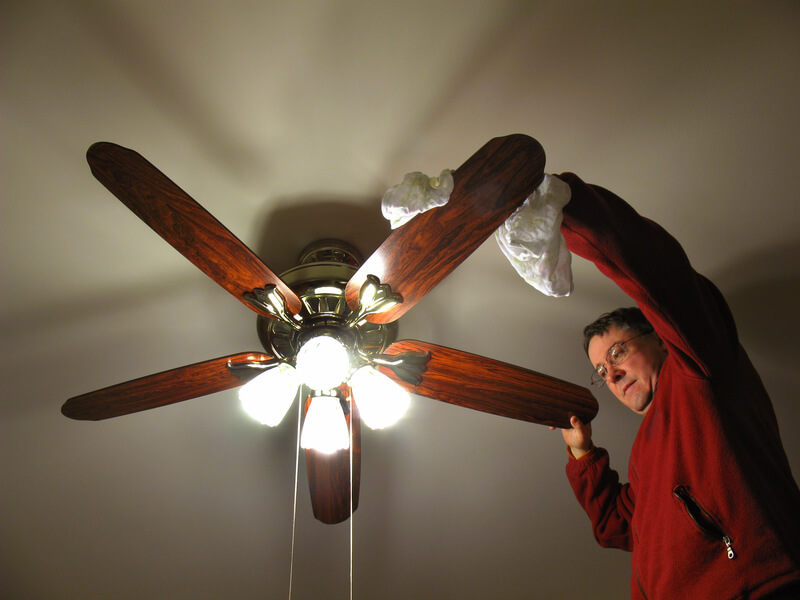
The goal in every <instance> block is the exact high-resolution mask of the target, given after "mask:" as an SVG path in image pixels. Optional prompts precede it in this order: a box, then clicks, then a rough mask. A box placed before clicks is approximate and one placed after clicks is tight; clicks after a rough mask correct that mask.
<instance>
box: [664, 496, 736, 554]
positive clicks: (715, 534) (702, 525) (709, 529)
mask: <svg viewBox="0 0 800 600" xmlns="http://www.w3.org/2000/svg"><path fill="white" fill-rule="evenodd" d="M672 493H673V494H674V495H675V497H676V498H677V499H678V500H680V501H681V503H682V504H683V506H684V508H685V509H686V513H687V514H688V515H689V517H690V518H691V519H692V521H694V523H695V525H697V527H698V528H699V529H700V531H702V532H703V533H705V534H706V535H708V536H710V537H712V538H714V539H716V540H719V541H720V542H722V543H723V544H725V550H726V552H727V555H728V558H729V559H731V560H733V559H734V558H736V554H735V553H734V552H733V541H732V540H731V538H730V536H728V534H727V533H725V531H723V530H722V527H720V525H719V524H718V523H717V521H716V520H714V518H713V517H712V516H711V515H710V514H709V513H708V511H706V510H705V509H704V508H703V507H702V506H700V504H699V503H698V502H697V500H695V499H694V498H693V497H692V495H691V494H690V493H689V490H687V489H686V487H685V486H682V485H679V486H678V487H676V488H675V489H674V490H673V491H672Z"/></svg>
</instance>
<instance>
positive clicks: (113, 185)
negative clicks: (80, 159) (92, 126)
mask: <svg viewBox="0 0 800 600" xmlns="http://www.w3.org/2000/svg"><path fill="white" fill-rule="evenodd" d="M86 159H87V161H88V162H89V166H90V167H91V170H92V174H93V175H94V176H95V177H96V178H97V180H98V181H100V183H102V184H103V185H104V186H106V188H108V190H109V191H110V192H111V193H112V194H114V195H115V196H116V197H117V198H118V199H119V200H120V201H122V203H123V204H124V205H125V206H127V207H128V208H130V209H131V210H132V211H133V212H134V213H135V214H136V216H138V217H139V218H140V219H141V220H142V221H144V222H145V223H147V225H149V226H150V228H151V229H153V231H155V232H156V233H157V234H158V235H160V236H161V237H162V238H164V239H165V240H166V241H167V242H169V243H170V244H171V245H172V247H173V248H175V249H176V250H177V251H178V252H180V253H181V254H183V255H184V256H185V257H186V258H188V259H189V260H190V261H192V263H194V265H195V266H196V267H198V268H199V269H200V270H201V271H203V272H204V273H205V274H206V275H208V276H209V277H211V279H213V280H214V281H216V282H217V283H218V284H219V285H221V286H222V287H224V288H225V289H226V290H228V291H229V292H230V293H231V294H233V295H234V296H235V297H236V298H238V299H239V300H240V301H241V302H243V303H244V304H245V305H246V306H247V307H248V308H250V309H252V310H255V311H256V312H258V313H259V314H263V315H264V316H272V315H271V314H269V313H268V312H266V311H264V312H262V311H261V310H259V309H258V308H256V307H255V306H254V305H252V304H250V303H248V302H247V301H246V300H245V299H244V295H245V294H246V293H248V292H252V291H253V290H254V289H256V288H263V287H265V286H268V285H274V286H275V287H276V288H277V289H278V291H279V292H280V293H281V294H283V297H284V299H285V300H286V308H287V310H288V311H289V312H290V313H292V314H296V313H297V312H299V311H300V308H301V304H300V299H299V298H298V297H297V295H296V294H295V293H294V292H293V291H292V290H291V289H289V287H288V286H287V285H286V284H285V283H284V282H283V281H282V280H281V278H280V277H278V276H277V275H276V274H275V273H273V272H272V271H271V270H270V269H269V267H267V266H266V265H265V264H264V263H263V262H261V259H259V258H258V256H256V255H255V254H254V253H253V252H252V251H251V250H250V249H249V248H248V247H247V246H245V245H244V244H243V243H242V242H241V241H240V240H239V239H238V238H237V237H236V236H234V235H233V234H232V233H231V232H230V231H228V229H226V228H225V226H224V225H222V223H220V222H219V221H217V219H216V218H214V216H213V215H211V213H209V212H208V211H207V210H206V209H204V208H203V207H202V206H200V205H199V204H198V203H197V202H195V201H194V200H193V199H192V198H191V197H190V196H189V195H188V194H187V193H186V192H184V191H183V190H182V189H181V188H179V187H178V186H177V185H176V184H175V183H173V182H172V181H171V180H170V179H169V178H168V177H167V176H166V175H164V174H163V173H162V172H161V171H159V170H158V169H157V168H156V167H154V166H153V165H152V164H150V163H149V162H148V161H147V160H146V159H145V158H144V157H142V156H141V155H140V154H138V153H137V152H134V151H133V150H128V149H127V148H123V147H122V146H118V145H116V144H112V143H109V142H98V143H96V144H93V145H92V146H91V147H90V148H89V151H88V152H87V153H86Z"/></svg>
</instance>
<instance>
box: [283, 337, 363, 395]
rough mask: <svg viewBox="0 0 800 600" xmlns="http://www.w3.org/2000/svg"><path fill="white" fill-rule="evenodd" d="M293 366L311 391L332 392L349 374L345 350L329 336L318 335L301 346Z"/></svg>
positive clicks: (348, 357)
mask: <svg viewBox="0 0 800 600" xmlns="http://www.w3.org/2000/svg"><path fill="white" fill-rule="evenodd" d="M295 364H296V366H297V372H298V374H299V375H300V379H301V380H302V381H303V383H305V384H306V385H307V386H308V387H310V388H311V389H312V390H321V391H327V390H332V389H333V388H335V387H337V386H338V385H339V384H340V383H342V382H343V381H344V380H345V379H347V375H348V373H349V372H350V356H349V355H348V354H347V349H346V348H345V347H344V346H343V345H342V344H341V343H340V342H339V341H338V340H336V339H334V338H332V337H331V336H329V335H319V336H317V337H314V338H311V339H310V340H308V341H307V342H306V343H305V344H303V347H302V348H300V351H299V352H298V353H297V361H296V362H295Z"/></svg>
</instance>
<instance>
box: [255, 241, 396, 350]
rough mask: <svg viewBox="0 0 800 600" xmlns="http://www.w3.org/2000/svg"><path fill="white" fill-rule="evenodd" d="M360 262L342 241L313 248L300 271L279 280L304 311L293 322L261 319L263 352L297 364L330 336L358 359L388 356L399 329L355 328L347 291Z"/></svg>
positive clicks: (293, 270)
mask: <svg viewBox="0 0 800 600" xmlns="http://www.w3.org/2000/svg"><path fill="white" fill-rule="evenodd" d="M361 262H362V259H361V253H360V252H359V251H358V250H357V249H356V248H355V247H353V246H351V245H350V244H347V243H346V242H342V241H340V240H333V239H327V240H320V241H317V242H314V243H312V244H310V245H308V246H307V247H306V248H305V249H304V250H303V251H302V252H301V253H300V257H299V259H298V265H297V266H296V267H293V268H291V269H289V270H288V271H285V272H284V273H281V275H280V277H281V279H282V280H283V281H284V282H285V283H286V285H288V286H289V287H290V288H291V289H292V291H293V292H295V293H296V294H297V295H298V297H299V298H300V300H301V302H302V309H301V310H300V312H299V313H298V314H297V315H295V317H294V318H290V319H273V318H269V317H262V316H259V317H258V321H257V330H258V337H259V339H260V340H261V344H262V345H263V346H264V349H265V350H266V351H267V352H269V353H271V354H272V355H273V356H275V357H276V358H277V359H279V360H284V359H285V360H292V359H293V358H294V357H295V356H296V355H297V353H298V352H299V351H300V348H301V347H302V345H303V344H304V343H305V342H306V341H308V340H309V339H311V338H313V337H316V336H318V335H328V336H332V337H334V338H336V339H337V340H338V341H339V342H341V343H342V344H343V345H344V346H346V347H348V348H352V349H354V350H355V352H356V353H357V354H368V355H372V354H379V353H381V352H383V350H385V349H386V347H387V346H389V344H391V343H392V342H393V341H394V340H395V339H396V338H397V323H395V322H393V323H388V324H377V323H370V322H369V321H365V322H362V323H358V324H355V325H353V324H352V323H351V322H350V319H351V317H352V312H353V311H352V310H351V309H350V306H349V305H348V304H347V300H346V299H345V287H346V285H347V282H348V281H349V280H350V278H351V277H352V276H353V275H354V274H355V272H356V271H357V270H358V267H359V266H360V265H361ZM293 322H294V323H293Z"/></svg>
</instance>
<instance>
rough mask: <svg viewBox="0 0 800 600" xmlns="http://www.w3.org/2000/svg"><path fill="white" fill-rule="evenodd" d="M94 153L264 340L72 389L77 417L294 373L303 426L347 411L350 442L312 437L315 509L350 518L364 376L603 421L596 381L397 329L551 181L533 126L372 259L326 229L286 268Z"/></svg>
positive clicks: (70, 403) (463, 170) (131, 156)
mask: <svg viewBox="0 0 800 600" xmlns="http://www.w3.org/2000/svg"><path fill="white" fill-rule="evenodd" d="M87 160H88V162H89V165H90V167H91V171H92V173H93V175H94V176H95V177H96V178H97V179H98V180H99V181H100V182H101V183H102V184H103V185H104V186H105V187H106V188H108V189H109V190H110V191H111V193H113V194H114V195H115V196H116V197H117V198H118V199H119V200H121V201H122V202H123V203H124V204H125V205H126V206H127V207H128V208H130V209H131V210H132V211H133V212H134V213H135V214H136V215H137V216H138V217H139V218H140V219H142V220H143V221H144V222H145V223H146V224H147V225H149V226H150V227H151V228H152V229H153V230H154V231H156V233H158V234H159V235H160V236H161V237H163V238H164V239H165V240H166V241H167V242H168V243H169V244H171V245H172V246H173V247H174V248H175V249H176V250H178V252H180V253H181V254H183V255H184V256H185V257H186V258H188V259H189V260H190V261H191V262H193V263H194V264H195V266H197V267H198V268H199V269H201V270H202V271H203V272H205V273H206V274H207V275H208V276H209V277H211V278H212V279H213V280H214V281H216V282H217V283H218V284H219V285H221V286H222V287H223V288H225V289H226V290H228V291H229V292H230V293H231V294H232V295H233V296H235V297H236V298H237V299H238V300H240V301H241V302H243V303H244V304H245V305H246V306H247V307H248V308H250V309H252V310H254V311H255V312H256V313H258V315H259V317H258V320H257V331H258V335H259V339H260V341H261V342H262V345H263V346H264V350H265V352H242V353H239V354H234V355H230V356H223V357H220V358H216V359H212V360H208V361H204V362H200V363H196V364H192V365H188V366H184V367H179V368H176V369H172V370H169V371H164V372H162V373H158V374H155V375H149V376H146V377H142V378H140V379H135V380H133V381H129V382H126V383H121V384H118V385H114V386H111V387H107V388H104V389H101V390H97V391H94V392H90V393H88V394H83V395H80V396H76V397H73V398H70V399H69V400H67V402H66V403H65V404H64V406H63V407H62V409H61V410H62V413H63V414H64V415H65V416H67V417H69V418H72V419H80V420H102V419H108V418H111V417H118V416H121V415H126V414H131V413H135V412H139V411H143V410H148V409H151V408H157V407H159V406H165V405H168V404H173V403H176V402H181V401H184V400H189V399H192V398H197V397H200V396H204V395H208V394H212V393H215V392H219V391H222V390H227V389H231V388H234V387H238V386H244V387H242V390H241V392H240V395H242V393H244V391H245V389H249V388H250V386H251V385H252V384H255V382H256V381H258V380H262V379H269V380H270V381H271V382H272V383H271V385H272V386H273V387H272V388H270V389H272V390H275V389H276V388H275V385H276V383H277V384H281V385H283V387H282V388H281V389H282V391H280V394H279V395H281V396H283V397H285V398H288V402H291V400H292V398H293V395H296V393H297V390H301V392H302V393H303V395H304V397H305V405H304V410H305V424H304V431H303V436H305V435H306V430H309V429H311V428H310V427H309V425H310V421H311V418H310V416H311V413H312V410H313V411H314V412H316V411H317V407H320V410H321V409H322V408H324V407H327V409H329V410H333V411H337V410H338V411H340V415H341V414H344V415H345V418H344V419H343V422H344V423H345V427H346V429H345V431H346V434H345V435H348V436H349V437H350V444H351V445H350V451H344V450H338V451H334V452H323V451H321V450H319V449H315V447H314V446H313V445H312V446H304V447H306V462H307V472H308V480H309V489H310V493H311V501H312V507H313V511H314V516H315V517H316V518H317V519H318V520H320V521H322V522H323V523H339V522H341V521H344V520H346V519H347V518H348V517H349V516H350V514H351V510H355V508H356V507H357V506H358V491H359V485H360V458H361V441H360V433H361V420H362V418H363V419H364V420H365V422H366V415H367V412H366V409H367V408H368V405H369V404H370V403H369V402H368V397H367V395H359V394H357V393H355V392H356V389H357V387H358V385H360V384H356V383H355V381H356V379H358V378H359V377H361V376H362V375H363V377H361V378H362V379H363V378H366V379H371V378H372V379H378V380H380V381H383V382H384V383H385V381H389V383H390V384H391V385H393V386H394V387H395V388H397V387H398V386H399V388H402V389H403V390H406V391H407V392H411V393H414V394H419V395H421V396H426V397H429V398H433V399H435V400H440V401H443V402H448V403H450V404H455V405H457V406H463V407H466V408H472V409H475V410H479V411H483V412H487V413H491V414H495V415H500V416H504V417H509V418H512V419H519V420H522V421H529V422H533V423H540V424H544V425H551V426H556V427H569V426H570V425H569V419H570V417H571V416H572V415H576V416H578V417H579V418H581V419H582V420H583V421H590V420H591V419H593V418H594V416H595V415H596V414H597V410H598V406H597V402H596V400H595V399H594V397H593V396H592V395H591V393H590V392H589V390H588V389H586V388H584V387H581V386H578V385H575V384H572V383H569V382H566V381H562V380H560V379H556V378H554V377H550V376H547V375H543V374H540V373H536V372H534V371H531V370H528V369H524V368H522V367H517V366H514V365H510V364H507V363H503V362H500V361H496V360H493V359H490V358H486V357H483V356H477V355H474V354H470V353H467V352H463V351H460V350H454V349H451V348H446V347H443V346H438V345H436V344H432V343H428V342H423V341H417V340H401V341H395V337H396V332H397V330H396V320H397V319H398V318H399V317H400V316H402V315H403V314H404V313H405V312H406V311H407V310H409V309H410V308H411V307H413V306H414V305H415V304H416V303H417V302H418V301H419V300H420V299H421V298H422V297H423V296H425V294H426V293H428V292H429V291H430V290H431V289H433V288H434V287H435V286H436V285H437V284H438V283H439V282H441V281H442V280H443V279H444V278H445V277H446V276H447V275H448V274H449V273H450V272H452V271H453V270H454V269H455V268H456V267H457V266H458V265H459V264H461V262H463V261H464V260H465V259H466V258H467V257H468V256H469V255H470V254H471V253H472V252H473V251H474V250H475V249H476V248H477V247H478V246H479V245H481V244H482V243H483V242H484V241H485V240H486V239H487V238H488V237H489V236H490V235H491V233H492V232H493V231H494V230H495V229H497V227H498V226H499V225H500V224H502V223H503V221H504V220H505V219H506V218H507V217H508V216H510V214H511V213H512V212H513V211H514V210H515V209H516V207H517V206H519V205H520V204H521V203H522V202H523V201H524V200H525V198H526V197H527V196H529V195H530V194H531V193H532V192H533V191H534V190H535V189H536V187H537V186H538V185H539V183H540V182H541V181H542V178H543V176H544V162H545V158H544V150H543V149H542V147H541V145H540V144H539V143H538V142H537V141H536V140H534V139H533V138H531V137H528V136H526V135H521V134H514V135H509V136H506V137H500V138H495V139H492V140H490V141H489V142H488V143H487V144H485V145H484V146H483V147H482V148H481V149H480V150H478V152H476V153H475V154H474V155H473V156H471V157H470V158H469V159H467V161H466V162H465V163H464V164H463V165H461V167H459V168H458V170H456V171H455V172H454V174H453V178H454V187H453V191H452V194H451V197H450V200H449V202H448V203H447V204H445V205H444V206H442V207H439V208H435V209H432V210H429V211H427V212H425V213H423V214H420V215H418V216H417V217H415V218H414V219H412V220H411V221H410V222H408V223H407V224H405V225H403V226H402V227H400V228H399V229H396V230H395V231H393V232H392V233H391V234H390V235H389V237H388V238H387V239H386V241H385V242H384V243H383V244H382V245H381V246H380V247H379V248H378V249H377V250H376V251H375V252H374V253H373V254H372V255H371V256H370V257H369V258H368V259H367V260H366V261H363V262H362V260H361V257H360V255H359V253H358V251H357V250H356V249H355V248H353V247H350V246H348V245H347V244H346V243H344V242H340V241H335V240H321V241H320V242H318V243H315V244H312V245H311V246H309V247H308V248H307V249H306V250H305V251H304V252H303V254H302V255H301V257H300V261H299V264H298V266H296V267H294V268H292V269H289V270H288V271H286V272H284V273H282V274H281V275H280V276H279V275H277V274H275V273H274V272H273V271H272V270H270V268H269V267H267V266H266V265H265V264H264V263H263V262H262V261H261V260H260V259H259V258H258V257H257V256H256V255H255V254H254V253H253V252H252V251H251V250H250V249H249V248H247V247H246V246H245V245H244V244H243V243H242V242H241V241H240V240H239V239H237V238H236V237H235V236H234V235H233V234H232V233H231V232H230V231H229V230H228V229H226V228H225V227H224V226H223V225H222V224H221V223H220V222H219V221H217V220H216V219H215V218H214V217H213V216H212V215H211V214H210V213H209V212H208V211H206V210H205V209H204V208H203V207H201V206H200V205H199V204H198V203H197V202H195V201H194V200H193V199H192V198H190V197H189V196H188V194H186V193H185V192H184V191H183V190H181V189H180V188H179V187H178V186H177V185H176V184H175V183H173V182H172V181H171V180H170V179H169V178H167V177H166V176H165V175H164V174H163V173H161V171H159V170H158V169H157V168H156V167H154V166H153V165H152V164H151V163H149V162H148V161H147V160H146V159H145V158H143V157H142V156H141V155H139V154H138V153H136V152H134V151H133V150H129V149H126V148H123V147H121V146H118V145H116V144H111V143H108V142H98V143H96V144H93V145H92V146H91V147H90V148H89V150H88V152H87ZM326 345H334V346H338V348H337V349H343V350H344V352H345V353H344V355H343V356H344V358H340V359H339V360H340V362H342V361H343V362H342V365H341V371H340V373H339V374H338V375H333V376H332V378H328V379H326V378H325V376H324V374H323V371H327V369H323V368H322V367H327V366H329V364H328V363H333V362H335V359H334V358H331V357H330V355H325V356H326V357H327V358H325V359H324V362H323V363H322V366H320V365H319V364H316V366H315V365H314V363H312V362H310V359H309V360H307V356H306V355H310V354H311V353H312V350H313V349H317V350H319V349H320V348H321V347H322V346H326ZM309 365H310V366H309ZM320 377H322V379H320ZM287 382H288V385H286V384H287ZM382 389H383V390H384V392H381V393H387V394H391V393H393V392H392V391H391V387H385V386H384V387H383V388H382ZM276 394H277V392H276ZM242 399H243V402H244V401H245V397H244V396H243V395H242ZM270 402H271V400H270ZM284 403H285V402H284ZM287 407H288V405H287ZM284 412H285V411H284ZM265 422H266V421H265ZM351 452H352V455H351ZM351 456H352V471H351ZM351 481H352V485H351ZM351 503H352V506H351Z"/></svg>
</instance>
